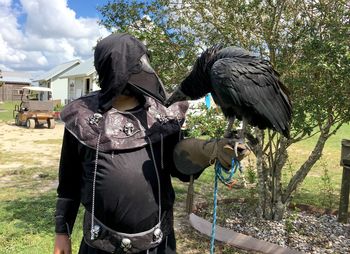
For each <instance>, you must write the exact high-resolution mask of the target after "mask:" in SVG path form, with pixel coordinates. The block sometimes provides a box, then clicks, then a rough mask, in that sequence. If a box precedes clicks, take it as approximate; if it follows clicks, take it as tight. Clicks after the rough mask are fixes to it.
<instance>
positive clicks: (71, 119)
mask: <svg viewBox="0 0 350 254" xmlns="http://www.w3.org/2000/svg"><path fill="white" fill-rule="evenodd" d="M97 108H98V92H95V93H92V94H90V95H87V96H85V97H81V98H80V99H77V100H75V101H73V102H71V103H69V104H68V105H67V106H66V107H65V108H64V109H63V111H62V112H61V119H62V120H63V121H64V122H65V124H66V128H67V129H68V130H69V131H70V132H71V133H72V134H73V135H74V136H75V137H76V138H77V139H78V140H79V141H80V142H81V143H83V144H85V145H86V146H88V147H90V148H93V149H95V148H96V145H97V143H98V142H97V141H98V136H99V134H101V137H100V140H99V149H100V151H104V152H106V151H111V150H119V149H121V150H124V149H131V148H136V147H143V146H145V145H146V144H147V143H148V142H149V140H150V141H151V142H152V143H155V142H158V141H160V140H161V138H164V137H166V136H168V135H171V134H174V133H176V132H179V130H180V128H181V125H182V124H183V122H184V118H185V113H186V111H187V109H188V103H187V102H179V103H175V104H173V105H172V106H170V107H169V108H166V107H164V106H163V105H161V104H160V103H158V102H157V101H155V100H154V99H152V98H150V97H146V102H145V104H144V106H143V108H141V109H140V112H138V117H137V118H136V117H135V116H134V114H133V112H121V111H118V110H117V109H114V108H111V109H110V110H109V111H107V112H106V113H104V114H103V115H102V116H97V115H96V114H95V113H96V112H97ZM140 114H142V115H141V116H140Z"/></svg>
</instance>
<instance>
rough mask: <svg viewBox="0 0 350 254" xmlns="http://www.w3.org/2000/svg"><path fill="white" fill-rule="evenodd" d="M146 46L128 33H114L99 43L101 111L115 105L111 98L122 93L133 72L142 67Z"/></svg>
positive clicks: (98, 61) (97, 53)
mask: <svg viewBox="0 0 350 254" xmlns="http://www.w3.org/2000/svg"><path fill="white" fill-rule="evenodd" d="M144 54H147V48H146V47H145V46H144V45H143V44H142V43H141V42H140V41H139V40H137V39H136V38H135V37H133V36H131V35H129V34H111V35H109V36H107V37H106V38H104V39H102V40H101V41H100V42H98V43H97V45H96V49H95V55H94V58H95V59H94V64H95V68H96V71H97V73H98V76H99V83H100V87H101V91H100V94H99V111H100V112H101V113H104V112H106V111H107V110H109V109H110V108H111V107H112V99H113V98H114V97H115V96H116V95H119V94H121V93H122V91H123V90H124V89H125V87H126V85H127V83H128V80H129V77H130V75H131V74H132V73H138V72H140V71H141V65H140V58H141V57H142V56H143V55H144Z"/></svg>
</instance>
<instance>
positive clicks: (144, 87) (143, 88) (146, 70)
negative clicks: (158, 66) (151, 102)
mask: <svg viewBox="0 0 350 254" xmlns="http://www.w3.org/2000/svg"><path fill="white" fill-rule="evenodd" d="M137 69H138V70H135V72H133V73H132V74H131V75H130V77H129V80H128V84H130V85H131V86H133V87H134V88H136V89H137V90H138V91H140V92H141V93H143V94H145V95H148V96H150V97H152V98H154V99H156V100H158V101H159V102H160V103H162V104H163V103H164V101H165V100H166V99H167V98H168V95H167V93H166V91H165V88H164V85H163V83H162V81H161V80H160V78H159V77H158V75H157V74H156V72H155V71H154V69H153V68H152V66H151V65H150V63H149V60H148V57H147V55H146V54H144V55H143V56H142V57H141V58H140V63H139V66H138V68H137Z"/></svg>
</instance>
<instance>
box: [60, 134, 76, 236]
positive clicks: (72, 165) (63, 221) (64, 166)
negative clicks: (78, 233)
mask: <svg viewBox="0 0 350 254" xmlns="http://www.w3.org/2000/svg"><path fill="white" fill-rule="evenodd" d="M81 176H82V166H81V162H80V156H79V152H78V140H77V139H76V138H75V137H74V136H73V135H72V134H71V133H70V132H69V131H68V130H67V129H65V131H64V136H63V143H62V150H61V159H60V165H59V183H58V188H57V194H58V198H57V203H56V212H55V220H56V228H55V232H56V233H58V234H68V235H70V234H71V232H72V230H73V225H74V222H75V219H76V216H77V213H78V209H79V204H80V186H81Z"/></svg>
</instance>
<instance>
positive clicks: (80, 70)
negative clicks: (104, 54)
mask: <svg viewBox="0 0 350 254" xmlns="http://www.w3.org/2000/svg"><path fill="white" fill-rule="evenodd" d="M95 71H96V70H95V66H94V58H93V57H91V58H89V59H87V60H86V61H84V62H82V63H81V64H79V65H77V66H75V67H74V68H73V69H71V70H69V71H67V72H66V73H64V74H63V75H61V76H60V78H72V77H85V76H89V75H91V74H92V73H94V72H95Z"/></svg>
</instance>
